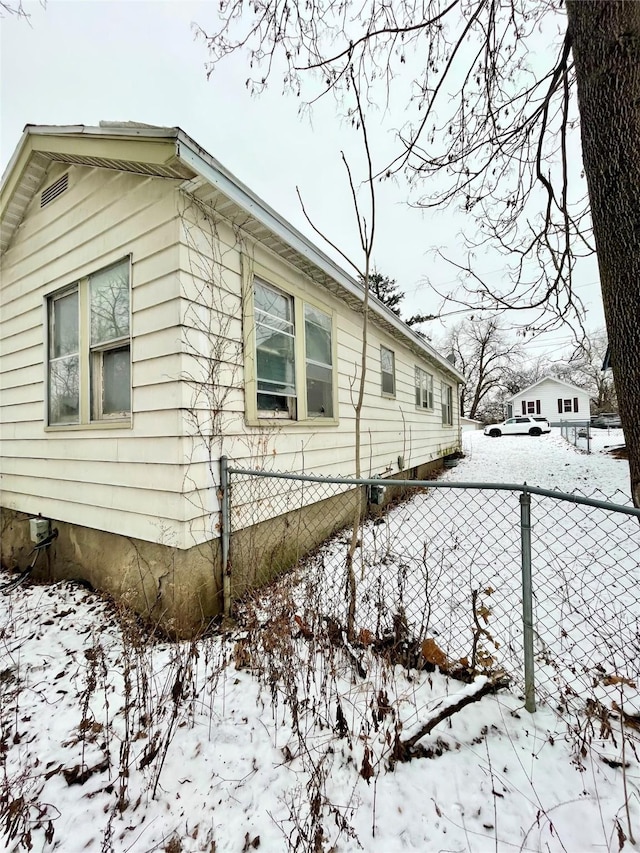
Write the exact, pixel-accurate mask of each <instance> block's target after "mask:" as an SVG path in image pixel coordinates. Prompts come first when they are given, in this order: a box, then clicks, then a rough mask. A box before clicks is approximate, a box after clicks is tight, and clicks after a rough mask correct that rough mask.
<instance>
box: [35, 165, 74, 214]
mask: <svg viewBox="0 0 640 853" xmlns="http://www.w3.org/2000/svg"><path fill="white" fill-rule="evenodd" d="M68 186H69V173H68V172H67V173H66V174H65V175H63V176H62V177H61V178H58V180H57V181H55V182H54V183H53V184H51V186H48V187H47V188H46V189H45V190H42V195H41V196H40V207H44V206H45V205H47V204H49V202H50V201H53V200H54V199H56V198H58V196H59V195H62V193H63V192H64V191H65V190H66V189H67V187H68Z"/></svg>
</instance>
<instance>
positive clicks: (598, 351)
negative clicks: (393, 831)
mask: <svg viewBox="0 0 640 853" xmlns="http://www.w3.org/2000/svg"><path fill="white" fill-rule="evenodd" d="M607 344H608V340H607V333H606V332H605V330H604V329H599V330H597V331H595V332H591V333H589V334H587V336H586V337H585V338H583V340H582V341H580V343H579V344H578V345H577V346H576V347H575V348H574V349H573V351H572V352H571V353H569V355H568V356H567V357H566V358H565V359H564V360H563V361H561V362H560V363H557V364H555V365H554V368H555V370H554V372H555V374H556V375H557V376H559V377H560V378H561V379H566V380H567V381H568V382H573V384H574V385H578V386H579V387H580V388H584V390H585V391H588V392H589V395H590V396H591V399H592V401H593V406H594V409H595V410H596V412H617V411H618V401H617V398H616V389H615V386H614V384H613V377H612V375H611V371H609V370H603V369H602V364H603V361H604V357H605V354H606V352H607Z"/></svg>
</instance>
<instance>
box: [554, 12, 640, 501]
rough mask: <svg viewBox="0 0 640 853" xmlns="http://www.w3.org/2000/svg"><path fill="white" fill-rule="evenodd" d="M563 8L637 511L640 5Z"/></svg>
mask: <svg viewBox="0 0 640 853" xmlns="http://www.w3.org/2000/svg"><path fill="white" fill-rule="evenodd" d="M566 5H567V16H568V19H569V33H570V36H571V39H572V49H573V58H574V62H575V70H576V79H577V84H578V104H579V108H580V127H581V133H582V153H583V160H584V169H585V174H586V177H587V185H588V188H589V197H590V201H591V215H592V218H593V227H594V232H595V241H596V248H597V252H598V265H599V268H600V282H601V286H602V299H603V302H604V311H605V319H606V324H607V332H608V335H609V344H610V346H611V365H612V368H613V376H614V380H615V384H616V391H617V395H618V405H619V411H620V417H621V419H622V426H623V429H624V434H625V439H626V442H627V447H628V449H629V467H630V473H631V493H632V496H633V501H634V504H635V505H636V506H640V2H634V0H608V1H607V2H603V0H567V3H566Z"/></svg>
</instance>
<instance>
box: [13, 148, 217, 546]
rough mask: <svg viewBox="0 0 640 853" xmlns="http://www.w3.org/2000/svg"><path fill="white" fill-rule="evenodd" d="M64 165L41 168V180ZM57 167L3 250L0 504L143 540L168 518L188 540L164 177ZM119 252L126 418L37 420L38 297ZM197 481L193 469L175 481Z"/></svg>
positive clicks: (41, 375) (172, 208)
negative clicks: (125, 275)
mask: <svg viewBox="0 0 640 853" xmlns="http://www.w3.org/2000/svg"><path fill="white" fill-rule="evenodd" d="M63 171H66V170H62V169H60V167H59V166H57V165H56V166H53V167H52V170H51V172H50V175H49V176H48V179H47V182H49V178H50V179H54V177H55V176H56V175H58V174H62V173H63ZM68 171H69V189H68V190H67V191H66V192H65V193H63V194H62V195H61V196H60V197H59V198H58V199H56V200H55V201H54V202H52V203H51V204H49V205H47V206H46V207H45V208H43V209H41V208H40V206H39V203H40V202H39V195H37V196H36V197H35V198H34V200H33V202H32V204H31V206H30V208H29V209H28V211H27V214H26V216H25V220H24V222H23V223H22V225H21V226H20V227H19V229H18V231H17V233H16V235H15V237H14V240H13V243H12V246H11V248H10V249H9V250H8V251H7V252H6V254H5V255H4V257H3V260H2V263H3V279H2V281H3V284H2V323H1V324H0V336H1V338H0V352H1V353H2V365H1V369H0V389H1V390H0V404H1V421H0V423H1V427H2V438H3V442H2V454H3V459H2V492H3V494H2V502H3V505H6V506H10V507H11V508H14V509H18V510H21V511H23V512H39V513H42V515H44V516H48V517H51V518H54V519H57V520H60V521H67V522H70V523H75V524H79V525H84V526H88V527H95V528H98V529H101V530H106V531H109V532H114V533H122V534H125V535H129V536H136V537H139V538H142V539H149V540H152V541H159V539H158V538H159V537H161V536H163V535H164V533H162V531H164V530H169V531H170V535H171V537H172V540H173V541H172V542H171V543H170V544H174V545H177V546H178V547H188V546H189V545H190V544H192V543H191V542H186V540H185V535H186V534H185V531H186V526H187V524H188V523H189V524H190V523H191V521H192V518H193V517H194V513H195V510H194V508H193V505H192V502H190V501H186V500H185V499H184V497H183V495H182V493H183V490H184V489H185V482H186V481H185V475H186V473H187V471H186V467H185V464H184V459H185V449H184V446H183V445H184V440H183V437H182V429H183V420H182V416H181V414H180V408H181V405H182V390H181V383H180V381H179V380H180V376H181V374H182V349H183V329H182V328H181V327H180V317H181V313H182V310H183V308H182V305H181V301H180V294H181V283H180V270H179V256H180V252H179V247H178V239H177V238H178V224H179V219H178V214H177V206H176V190H175V182H173V181H168V180H162V179H157V178H145V177H141V176H138V175H133V174H130V173H124V172H117V171H109V170H104V169H97V168H96V169H93V168H85V167H76V166H74V167H71V168H69V170H68ZM128 255H131V258H132V294H131V310H132V361H133V365H132V386H133V396H132V410H133V414H132V427H131V428H129V427H125V428H115V429H114V428H111V429H110V428H104V429H100V428H96V427H93V426H92V427H90V428H87V429H74V430H71V429H69V430H65V429H64V428H62V429H55V430H45V422H44V415H45V412H44V399H45V369H46V368H45V345H44V341H45V333H46V330H45V329H44V328H43V319H44V310H43V300H44V298H45V296H46V295H47V294H50V293H52V292H55V291H56V290H58V289H59V288H61V287H64V286H66V285H69V284H72V283H73V282H75V281H77V280H78V279H79V278H81V277H83V276H85V275H88V274H90V273H92V272H95V271H97V270H99V269H100V268H101V267H103V266H105V265H107V264H110V263H112V262H114V261H116V260H119V259H120V258H122V257H125V256H128ZM205 485H206V482H205V481H204V480H203V479H202V478H201V480H200V481H199V482H197V483H193V484H192V485H190V486H188V487H187V491H188V492H191V491H193V490H194V489H195V490H197V489H200V488H202V487H204V486H205ZM194 494H196V495H197V498H198V503H199V504H201V505H202V504H203V498H202V497H201V496H200V495H199V494H198V492H197V491H195V492H194ZM195 515H196V517H197V513H195Z"/></svg>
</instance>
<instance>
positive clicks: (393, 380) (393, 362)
mask: <svg viewBox="0 0 640 853" xmlns="http://www.w3.org/2000/svg"><path fill="white" fill-rule="evenodd" d="M383 352H386V353H388V354H389V355H390V356H391V372H389V371H388V370H384V369H383V367H382V364H383V356H382V353H383ZM385 376H390V377H391V384H392V386H393V390H392V391H385V389H384V377H385ZM396 390H397V385H396V354H395V351H394V350H392V349H390V348H389V347H387V346H385V345H384V344H380V394H381V395H382V396H383V397H386V398H387V399H395V396H396Z"/></svg>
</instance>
